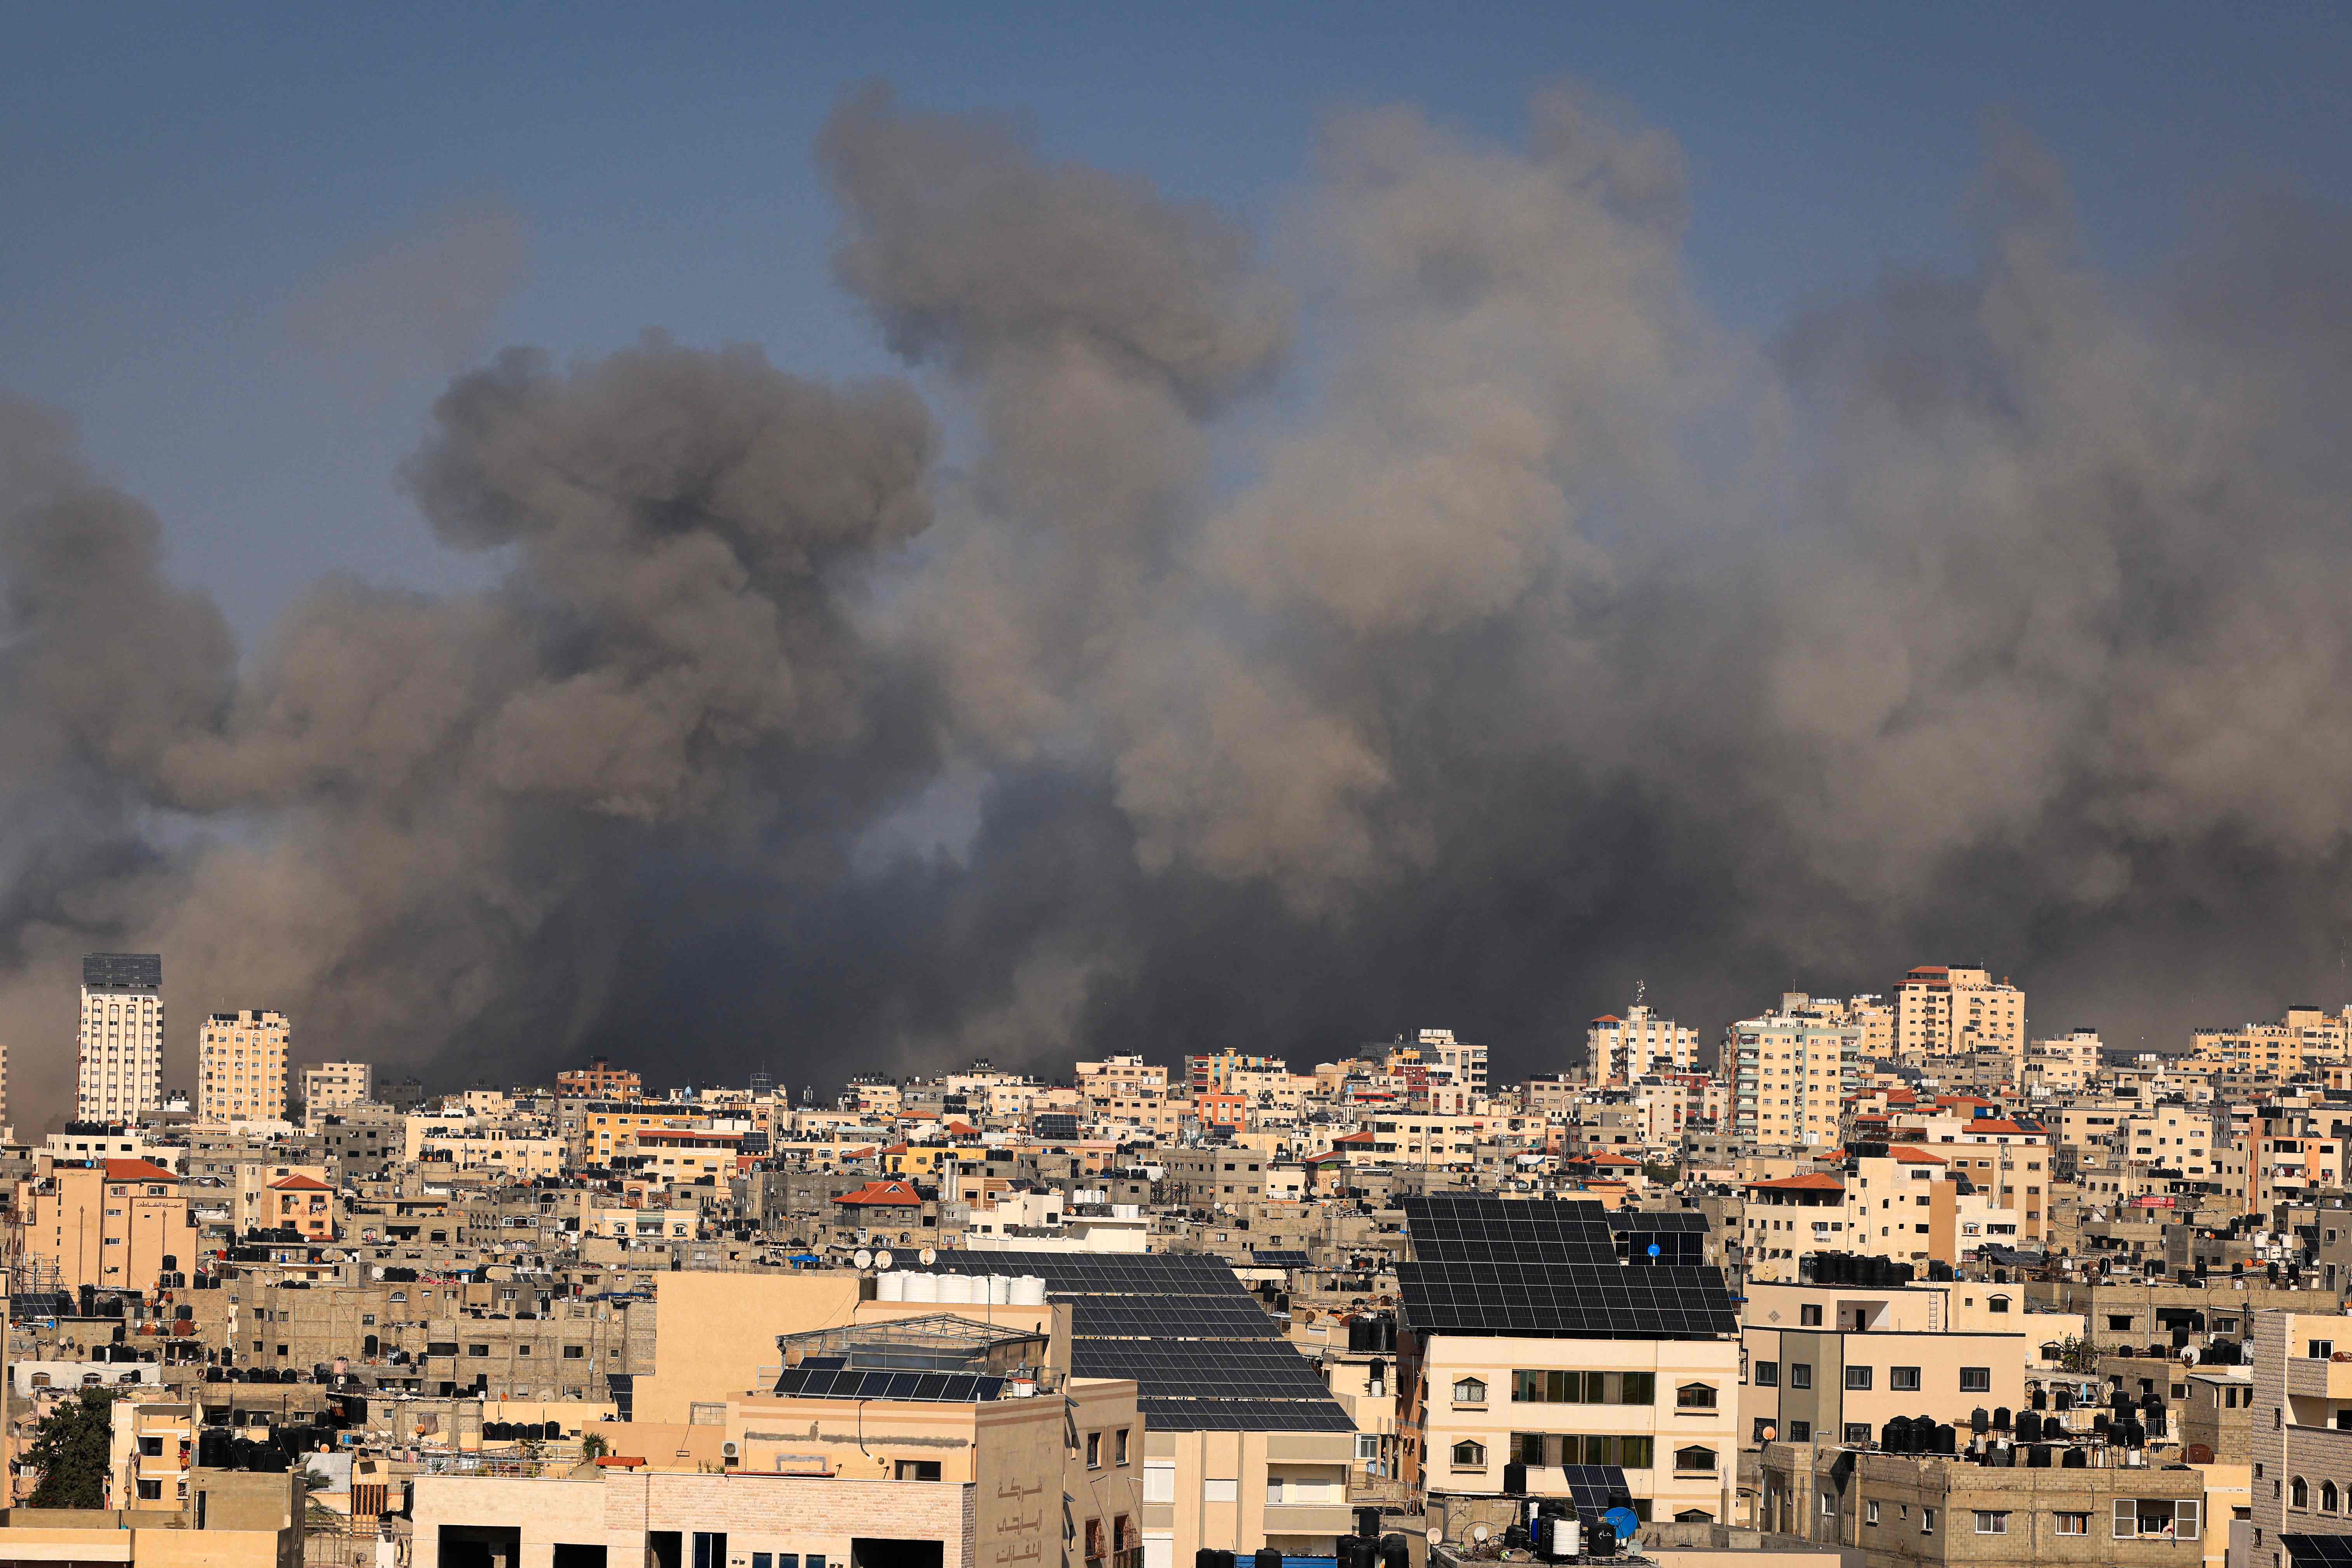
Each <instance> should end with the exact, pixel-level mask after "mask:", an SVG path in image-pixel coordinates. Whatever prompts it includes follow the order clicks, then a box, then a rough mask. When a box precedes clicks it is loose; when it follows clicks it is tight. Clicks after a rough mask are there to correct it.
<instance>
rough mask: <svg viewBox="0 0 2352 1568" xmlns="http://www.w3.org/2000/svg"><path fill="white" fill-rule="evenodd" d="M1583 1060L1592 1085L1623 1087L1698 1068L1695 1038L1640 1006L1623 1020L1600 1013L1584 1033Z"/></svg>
mask: <svg viewBox="0 0 2352 1568" xmlns="http://www.w3.org/2000/svg"><path fill="white" fill-rule="evenodd" d="M1584 1051H1585V1060H1586V1062H1587V1063H1588V1065H1589V1067H1590V1070H1591V1074H1592V1081H1593V1082H1594V1083H1608V1084H1625V1083H1631V1082H1632V1081H1633V1079H1638V1078H1649V1077H1653V1076H1654V1075H1657V1074H1662V1073H1686V1072H1689V1071H1691V1070H1692V1069H1693V1068H1696V1066H1697V1065H1698V1036H1697V1034H1696V1031H1694V1030H1690V1029H1685V1028H1684V1027H1683V1026H1681V1025H1679V1024H1677V1023H1675V1021H1674V1020H1673V1019H1672V1018H1661V1017H1659V1016H1657V1015H1656V1014H1654V1013H1653V1012H1652V1011H1651V1010H1650V1008H1649V1007H1648V1006H1647V1005H1644V1004H1643V1003H1640V1002H1636V1003H1634V1004H1633V1005H1632V1006H1631V1007H1628V1008H1627V1009H1625V1016H1623V1017H1622V1018H1621V1017H1619V1016H1617V1015H1616V1014H1614V1013H1603V1014H1602V1015H1601V1016H1599V1017H1598V1018H1595V1019H1593V1020H1592V1024H1591V1027H1590V1028H1588V1029H1586V1030H1585V1031H1584Z"/></svg>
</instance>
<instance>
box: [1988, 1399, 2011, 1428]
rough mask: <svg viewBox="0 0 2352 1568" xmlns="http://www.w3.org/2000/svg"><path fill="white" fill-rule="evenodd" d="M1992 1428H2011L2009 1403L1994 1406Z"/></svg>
mask: <svg viewBox="0 0 2352 1568" xmlns="http://www.w3.org/2000/svg"><path fill="white" fill-rule="evenodd" d="M1992 1429H1993V1430H1994V1431H1996V1432H2006V1431H2008V1430H2009V1406H2008V1405H1994V1406H1993V1407H1992Z"/></svg>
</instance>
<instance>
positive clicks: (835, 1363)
mask: <svg viewBox="0 0 2352 1568" xmlns="http://www.w3.org/2000/svg"><path fill="white" fill-rule="evenodd" d="M775 1392H776V1393H777V1394H780V1395H782V1396H783V1397H785V1398H788V1399H919V1400H924V1401H928V1402H930V1403H934V1404H940V1405H969V1404H972V1403H974V1402H977V1401H986V1400H992V1399H995V1398H997V1397H999V1396H1000V1395H1001V1394H1003V1392H1004V1379H1003V1378H1001V1377H982V1376H977V1375H973V1374H969V1373H952V1372H857V1371H853V1370H851V1369H850V1368H849V1367H847V1366H846V1365H845V1364H844V1360H843V1358H842V1357H840V1356H814V1355H813V1356H810V1357H809V1358H808V1359H807V1360H806V1361H803V1362H802V1363H800V1365H798V1366H790V1367H786V1368H785V1369H784V1373H783V1375H782V1377H780V1378H778V1379H777V1380H776V1388H775Z"/></svg>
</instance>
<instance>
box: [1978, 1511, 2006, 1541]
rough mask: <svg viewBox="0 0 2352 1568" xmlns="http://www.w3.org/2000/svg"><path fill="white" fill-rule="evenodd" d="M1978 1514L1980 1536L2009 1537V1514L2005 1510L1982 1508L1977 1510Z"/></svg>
mask: <svg viewBox="0 0 2352 1568" xmlns="http://www.w3.org/2000/svg"><path fill="white" fill-rule="evenodd" d="M1976 1513H1977V1533H1978V1534H1979V1535H2007V1534H2008V1533H2009V1514H2008V1512H2007V1511H2006V1510H1999V1509H1989V1508H1980V1509H1979V1510H1976Z"/></svg>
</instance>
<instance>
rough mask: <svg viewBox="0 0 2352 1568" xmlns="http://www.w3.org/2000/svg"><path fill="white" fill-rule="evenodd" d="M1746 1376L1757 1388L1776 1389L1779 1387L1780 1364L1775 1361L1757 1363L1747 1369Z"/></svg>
mask: <svg viewBox="0 0 2352 1568" xmlns="http://www.w3.org/2000/svg"><path fill="white" fill-rule="evenodd" d="M1748 1377H1749V1378H1751V1379H1752V1380H1753V1381H1754V1382H1755V1384H1756V1386H1757V1387H1759V1388H1778V1387H1780V1363H1779V1362H1777V1361H1759V1362H1757V1363H1754V1364H1752V1365H1751V1366H1749V1367H1748Z"/></svg>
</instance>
